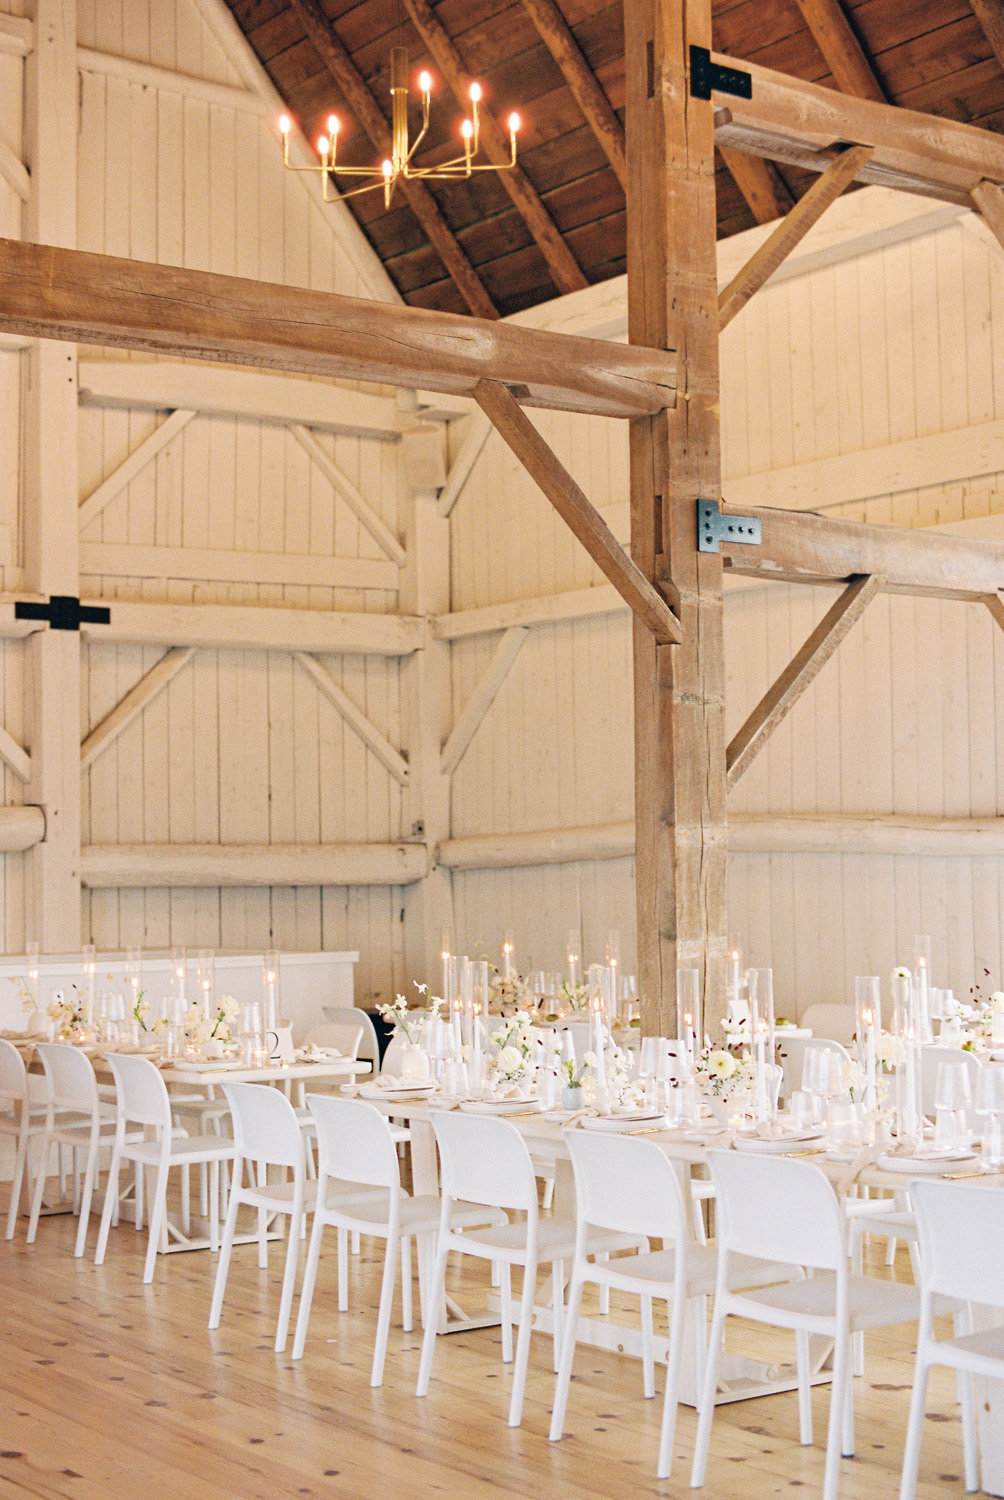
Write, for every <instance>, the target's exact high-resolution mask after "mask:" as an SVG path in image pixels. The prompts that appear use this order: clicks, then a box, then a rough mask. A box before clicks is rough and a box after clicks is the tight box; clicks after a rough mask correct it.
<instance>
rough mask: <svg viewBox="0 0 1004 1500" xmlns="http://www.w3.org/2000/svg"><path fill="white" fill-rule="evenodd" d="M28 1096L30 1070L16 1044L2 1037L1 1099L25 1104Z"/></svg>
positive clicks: (0, 1060)
mask: <svg viewBox="0 0 1004 1500" xmlns="http://www.w3.org/2000/svg"><path fill="white" fill-rule="evenodd" d="M27 1098H28V1070H27V1069H26V1067H25V1065H24V1058H23V1057H22V1056H21V1054H20V1052H19V1051H18V1050H17V1048H16V1047H15V1046H14V1043H13V1042H8V1041H5V1040H4V1039H3V1037H0V1100H3V1101H9V1102H10V1103H11V1104H24V1103H25V1102H26V1101H27Z"/></svg>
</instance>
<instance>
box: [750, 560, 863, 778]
mask: <svg viewBox="0 0 1004 1500" xmlns="http://www.w3.org/2000/svg"><path fill="white" fill-rule="evenodd" d="M880 584H881V579H879V578H875V577H872V578H858V579H856V580H855V581H854V583H850V584H848V585H847V588H846V589H845V590H844V592H843V593H842V594H841V595H840V598H839V599H837V600H835V601H834V603H833V604H831V606H830V608H829V609H828V610H827V611H826V614H825V615H824V616H823V618H822V619H821V620H820V622H819V624H818V625H817V626H816V628H815V630H813V631H812V633H811V634H810V635H809V638H808V639H807V640H806V641H805V643H804V644H803V645H802V646H801V647H800V648H799V650H798V651H796V653H795V655H794V656H793V657H792V659H791V661H790V662H789V663H788V665H787V666H786V667H785V669H784V671H783V672H782V673H781V675H780V677H778V679H777V680H776V682H773V683H772V684H771V686H770V687H769V688H768V689H767V692H766V693H765V694H764V696H763V697H762V698H761V700H760V702H759V703H758V704H757V706H756V708H754V710H753V712H752V713H751V714H750V716H749V718H748V719H747V720H746V722H745V724H743V726H742V728H741V729H740V730H738V731H737V733H736V735H735V736H734V738H733V739H732V742H731V743H730V745H729V747H728V749H727V750H726V752H725V765H726V769H727V774H726V782H725V784H726V788H727V789H728V790H730V791H731V789H732V787H734V786H735V784H736V782H737V781H738V780H739V778H740V776H742V774H743V772H744V771H746V770H747V769H748V768H749V766H750V765H751V764H752V763H753V760H754V758H755V757H756V756H757V755H759V753H760V751H761V750H762V749H763V747H764V745H766V743H767V741H768V739H769V738H770V736H771V735H772V734H773V733H774V730H775V729H776V728H777V727H778V725H779V724H781V723H783V721H784V720H785V719H786V718H787V717H788V715H789V714H790V713H791V710H792V709H793V708H794V707H795V704H796V703H797V702H798V700H799V698H800V697H801V696H802V694H803V693H804V692H805V691H806V689H807V688H809V687H810V686H811V684H812V683H813V682H814V681H815V680H816V678H817V677H818V676H819V674H820V672H821V671H822V670H823V668H824V667H825V665H826V663H827V662H828V661H829V659H830V657H831V656H832V655H833V653H834V652H835V651H836V649H837V647H838V646H839V645H840V643H841V642H842V641H843V640H844V638H845V636H846V635H847V633H848V631H850V630H851V628H852V627H853V626H854V624H855V623H856V622H857V621H858V620H860V618H861V616H862V615H863V614H864V612H865V610H866V609H867V608H868V605H869V604H870V603H871V601H872V600H873V599H874V597H875V595H876V594H877V593H878V590H879V586H880Z"/></svg>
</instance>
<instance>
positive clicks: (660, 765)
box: [624, 0, 727, 1035]
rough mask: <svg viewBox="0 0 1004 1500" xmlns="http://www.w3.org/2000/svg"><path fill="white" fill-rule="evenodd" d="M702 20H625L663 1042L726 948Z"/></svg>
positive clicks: (637, 506)
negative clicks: (672, 637) (690, 980)
mask: <svg viewBox="0 0 1004 1500" xmlns="http://www.w3.org/2000/svg"><path fill="white" fill-rule="evenodd" d="M710 9H711V8H710V0H631V4H629V5H626V6H625V7H624V22H625V54H626V69H627V144H628V329H629V336H630V340H631V342H632V343H633V344H646V345H648V346H650V347H655V348H660V349H665V348H675V349H676V350H677V356H678V372H679V373H678V401H677V405H676V408H675V410H672V411H666V412H662V413H659V414H658V415H656V416H654V417H645V418H638V419H635V420H633V421H632V424H631V550H632V552H633V554H634V558H635V561H636V562H637V563H638V564H639V566H640V567H641V569H642V571H643V572H644V573H645V575H646V577H648V578H649V579H651V580H652V581H653V582H655V583H657V584H658V585H659V586H661V587H662V588H663V589H664V591H665V592H666V593H667V596H668V597H669V598H670V599H671V600H673V601H674V602H677V603H678V607H679V612H680V620H681V623H682V626H683V643H682V645H679V646H659V645H656V644H655V641H654V640H653V637H652V635H651V633H650V632H649V631H647V630H646V629H645V628H644V626H642V625H639V623H638V622H637V620H636V621H635V624H634V676H635V689H634V691H635V818H636V821H637V851H636V856H635V861H636V884H637V907H638V972H639V986H640V991H641V996H642V1026H643V1028H644V1030H645V1031H647V1032H649V1033H652V1032H660V1033H662V1034H663V1035H667V1034H671V1033H672V1031H673V1029H674V1028H675V1022H676V1000H675V992H676V970H677V968H698V969H700V970H701V974H702V980H703V986H702V988H703V993H704V997H705V1013H706V1017H707V1022H706V1024H707V1028H708V1029H709V1030H711V1031H712V1032H713V1031H714V1030H715V1029H716V1028H717V1023H718V1018H719V1017H720V1015H721V1013H722V1008H723V1004H724V980H725V957H726V943H727V934H726V891H725V875H726V842H725V839H726V832H725V736H724V713H723V707H724V705H723V695H724V665H723V646H722V570H721V560H720V559H719V558H718V557H717V556H712V555H709V554H704V553H699V552H698V551H697V501H698V499H703V498H708V499H717V498H718V497H719V495H720V493H721V487H720V456H719V426H718V295H717V288H716V274H715V273H716V264H715V240H716V233H715V178H714V122H713V109H712V105H711V104H710V103H708V102H707V101H703V100H699V99H694V98H692V97H691V96H690V90H689V50H690V47H691V45H696V46H699V47H707V48H709V49H710V47H711V14H710Z"/></svg>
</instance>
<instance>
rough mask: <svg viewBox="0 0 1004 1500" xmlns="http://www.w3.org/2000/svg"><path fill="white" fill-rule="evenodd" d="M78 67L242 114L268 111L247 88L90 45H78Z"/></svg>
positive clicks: (266, 103)
mask: <svg viewBox="0 0 1004 1500" xmlns="http://www.w3.org/2000/svg"><path fill="white" fill-rule="evenodd" d="M76 57H77V67H78V69H79V70H80V72H81V73H97V74H100V75H101V76H103V77H105V78H124V79H125V80H126V82H128V83H137V84H139V85H140V86H141V87H142V88H145V89H157V90H159V91H161V92H163V93H168V94H181V95H182V97H183V98H186V99H200V100H202V101H203V103H205V104H211V105H214V106H216V107H217V108H221V109H236V110H240V111H241V113H243V114H252V115H262V116H264V115H267V114H268V113H269V106H268V101H267V100H266V99H264V98H262V96H261V94H258V93H253V92H252V91H251V90H250V89H242V88H234V87H233V85H232V84H228V83H214V82H213V81H212V80H211V79H209V78H199V77H197V76H196V75H195V74H193V73H180V72H177V71H176V70H175V69H173V68H158V67H156V66H155V65H154V64H152V63H144V62H137V61H136V59H135V58H132V57H122V56H120V55H119V54H118V53H115V52H98V51H96V50H95V49H94V48H93V47H78V48H77V54H76Z"/></svg>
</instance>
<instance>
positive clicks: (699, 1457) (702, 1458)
mask: <svg viewBox="0 0 1004 1500" xmlns="http://www.w3.org/2000/svg"><path fill="white" fill-rule="evenodd" d="M718 1302H719V1299H718V1298H717V1297H716V1298H715V1311H714V1315H713V1317H712V1319H711V1337H710V1339H709V1340H708V1362H707V1365H706V1366H705V1370H704V1389H703V1390H702V1392H701V1405H700V1408H699V1412H698V1419H697V1437H696V1439H695V1441H694V1463H693V1467H692V1469H691V1471H690V1488H691V1489H692V1490H699V1489H702V1488H703V1486H704V1474H705V1471H706V1469H707V1467H708V1447H709V1445H710V1443H711V1422H712V1419H713V1417H714V1415H715V1391H716V1390H717V1388H718V1359H719V1355H720V1354H721V1349H722V1340H723V1338H724V1336H725V1313H724V1312H719V1310H718Z"/></svg>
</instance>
